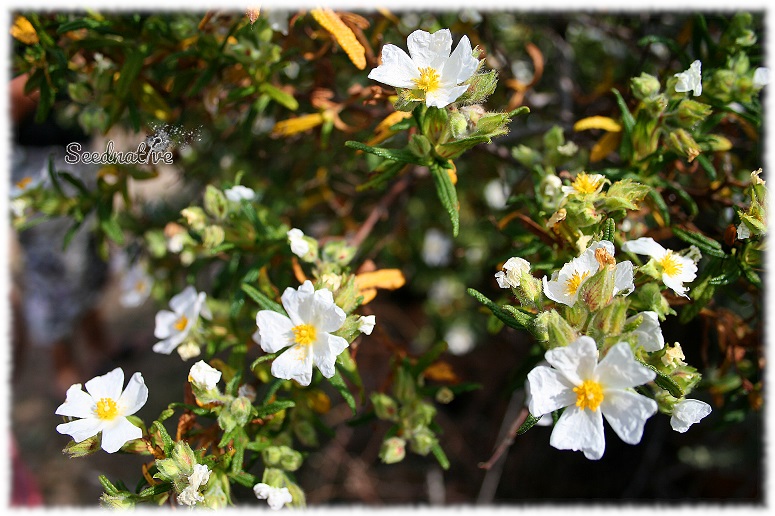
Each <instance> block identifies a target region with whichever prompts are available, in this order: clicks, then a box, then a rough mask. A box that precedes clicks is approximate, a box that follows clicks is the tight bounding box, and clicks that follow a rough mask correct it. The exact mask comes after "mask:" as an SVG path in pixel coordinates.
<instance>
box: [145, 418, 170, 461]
mask: <svg viewBox="0 0 775 516" xmlns="http://www.w3.org/2000/svg"><path fill="white" fill-rule="evenodd" d="M156 432H158V433H159V437H161V441H162V449H163V450H164V455H169V454H170V453H172V447H173V446H174V443H173V442H172V437H170V434H168V433H167V429H166V428H164V425H162V424H161V423H160V422H158V421H154V422H153V424H151V427H150V428H149V429H148V433H149V434H154V433H156Z"/></svg>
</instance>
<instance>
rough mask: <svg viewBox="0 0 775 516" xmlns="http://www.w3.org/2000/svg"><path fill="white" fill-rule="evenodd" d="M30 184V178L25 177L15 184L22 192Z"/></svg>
mask: <svg viewBox="0 0 775 516" xmlns="http://www.w3.org/2000/svg"><path fill="white" fill-rule="evenodd" d="M30 183H32V178H31V177H25V178H22V179H21V180H20V181H19V182H17V183H16V186H17V187H18V188H19V189H20V190H24V189H25V188H27V185H29V184H30Z"/></svg>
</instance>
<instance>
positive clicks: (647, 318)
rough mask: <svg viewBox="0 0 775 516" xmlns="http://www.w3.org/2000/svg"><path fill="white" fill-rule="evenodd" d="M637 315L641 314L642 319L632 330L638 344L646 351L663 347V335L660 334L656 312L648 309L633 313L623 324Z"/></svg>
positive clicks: (660, 329)
mask: <svg viewBox="0 0 775 516" xmlns="http://www.w3.org/2000/svg"><path fill="white" fill-rule="evenodd" d="M638 315H642V316H643V321H642V322H641V323H640V325H639V326H638V327H637V328H636V329H635V331H633V333H634V334H635V335H636V336H637V337H638V345H639V346H640V347H642V348H643V349H644V350H646V351H658V350H660V349H662V348H663V347H665V337H664V336H663V335H662V328H661V327H660V326H659V316H658V315H657V313H656V312H651V311H648V312H641V313H640V314H636V315H633V316H632V317H630V318H628V319H627V321H625V324H627V322H630V321H632V320H634V319H635V318H636V317H637V316H638Z"/></svg>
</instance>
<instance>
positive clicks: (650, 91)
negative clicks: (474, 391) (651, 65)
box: [630, 72, 661, 100]
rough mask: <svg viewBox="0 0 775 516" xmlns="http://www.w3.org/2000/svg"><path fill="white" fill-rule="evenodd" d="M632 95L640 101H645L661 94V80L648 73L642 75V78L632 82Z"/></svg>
mask: <svg viewBox="0 0 775 516" xmlns="http://www.w3.org/2000/svg"><path fill="white" fill-rule="evenodd" d="M630 86H631V87H632V94H633V95H634V96H635V98H637V99H638V100H644V99H647V98H649V97H652V96H654V95H656V94H657V93H659V89H660V87H661V86H660V84H659V79H657V78H656V77H654V76H653V75H649V74H647V73H646V72H643V73H641V74H640V77H633V78H632V79H631V80H630Z"/></svg>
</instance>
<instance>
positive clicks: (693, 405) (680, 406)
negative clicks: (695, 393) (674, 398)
mask: <svg viewBox="0 0 775 516" xmlns="http://www.w3.org/2000/svg"><path fill="white" fill-rule="evenodd" d="M710 413H711V408H710V405H708V404H707V403H705V402H704V401H700V400H690V399H685V398H684V399H682V400H681V401H679V402H678V403H676V404H675V406H674V407H673V415H672V416H671V417H670V426H671V427H672V428H673V430H675V431H676V432H679V433H684V432H686V431H687V430H689V427H690V426H692V425H693V424H694V423H699V422H700V420H702V418H704V417H705V416H707V415H708V414H710Z"/></svg>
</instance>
